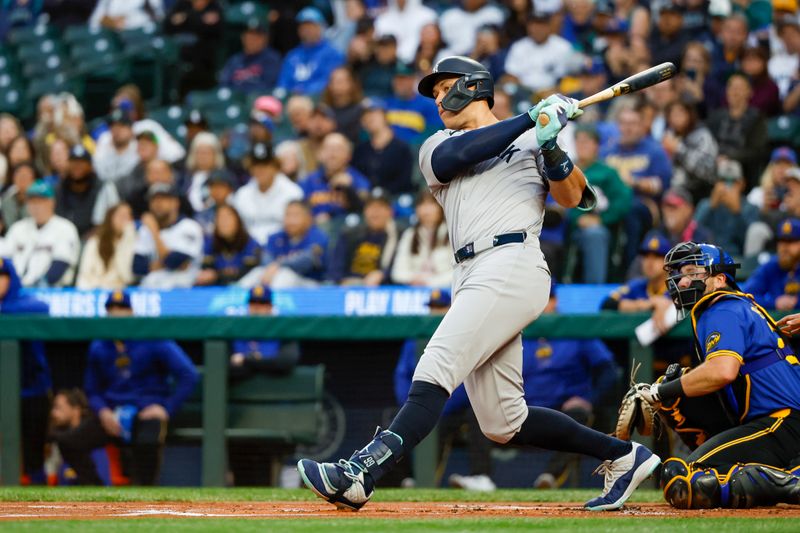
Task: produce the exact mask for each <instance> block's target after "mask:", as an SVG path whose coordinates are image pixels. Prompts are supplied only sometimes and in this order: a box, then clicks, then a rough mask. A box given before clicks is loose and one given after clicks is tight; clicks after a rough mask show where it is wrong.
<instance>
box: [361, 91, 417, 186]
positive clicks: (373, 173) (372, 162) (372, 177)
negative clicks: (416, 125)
mask: <svg viewBox="0 0 800 533" xmlns="http://www.w3.org/2000/svg"><path fill="white" fill-rule="evenodd" d="M363 110H364V111H363V114H362V116H361V126H362V127H363V128H364V131H366V132H367V135H368V136H369V138H368V139H367V140H366V141H363V142H361V143H360V144H359V145H358V146H356V148H355V150H354V152H353V166H354V167H355V168H357V169H358V170H360V171H361V172H362V173H363V174H364V175H365V176H366V177H367V178H369V181H370V183H371V184H372V186H373V187H381V188H382V189H384V190H385V191H387V192H389V193H390V194H392V195H397V194H402V193H413V192H414V191H415V189H416V187H415V186H414V184H413V183H412V181H411V169H412V166H413V164H414V156H413V155H412V154H411V148H410V147H409V146H408V143H406V142H405V141H402V140H400V139H398V138H397V136H396V135H395V134H394V130H392V128H391V127H390V126H389V123H388V122H387V121H386V107H385V105H384V104H383V102H381V101H380V100H377V99H368V100H365V101H364V103H363Z"/></svg>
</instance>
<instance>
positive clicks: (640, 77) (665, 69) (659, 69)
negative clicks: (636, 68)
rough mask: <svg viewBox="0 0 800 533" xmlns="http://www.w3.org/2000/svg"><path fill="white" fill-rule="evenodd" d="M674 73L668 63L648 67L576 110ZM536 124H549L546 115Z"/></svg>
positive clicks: (582, 102) (635, 89) (660, 80)
mask: <svg viewBox="0 0 800 533" xmlns="http://www.w3.org/2000/svg"><path fill="white" fill-rule="evenodd" d="M676 72H677V69H676V68H675V65H673V64H672V63H669V62H667V63H661V64H660V65H656V66H655V67H650V68H649V69H647V70H643V71H641V72H639V73H637V74H634V75H633V76H629V77H627V78H625V79H624V80H622V81H621V82H619V83H616V84H614V85H612V86H611V87H607V88H605V89H603V90H602V91H600V92H598V93H594V94H593V95H591V96H587V97H586V98H584V99H582V100H581V101H580V102H578V108H579V109H583V108H584V107H588V106H590V105H592V104H597V103H599V102H605V101H606V100H611V99H612V98H615V97H617V96H621V95H623V94H630V93H635V92H636V91H641V90H642V89H646V88H647V87H651V86H653V85H655V84H657V83H661V82H662V81H664V80H668V79H670V78H671V77H673V76H674V75H675V73H676ZM537 122H539V124H541V125H542V126H547V123H548V122H550V119H549V118H547V115H545V114H544V113H539V117H538V119H537Z"/></svg>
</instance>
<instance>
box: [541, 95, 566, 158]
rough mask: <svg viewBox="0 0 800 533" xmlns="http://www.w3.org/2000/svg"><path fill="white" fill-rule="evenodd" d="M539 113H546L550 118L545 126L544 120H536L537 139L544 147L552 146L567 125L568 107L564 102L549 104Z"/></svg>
mask: <svg viewBox="0 0 800 533" xmlns="http://www.w3.org/2000/svg"><path fill="white" fill-rule="evenodd" d="M539 114H540V115H545V116H546V117H547V118H548V120H547V121H546V122H547V124H546V125H544V126H543V125H542V122H544V121H539V120H537V121H536V140H537V141H539V146H541V147H542V148H548V147H550V148H552V147H553V145H554V144H555V142H556V137H558V134H559V132H560V131H561V130H562V129H564V126H566V125H567V121H568V120H569V115H568V109H567V107H566V105H563V104H549V105H546V106H544V107H543V108H542V109H541V110H539ZM537 116H538V115H537Z"/></svg>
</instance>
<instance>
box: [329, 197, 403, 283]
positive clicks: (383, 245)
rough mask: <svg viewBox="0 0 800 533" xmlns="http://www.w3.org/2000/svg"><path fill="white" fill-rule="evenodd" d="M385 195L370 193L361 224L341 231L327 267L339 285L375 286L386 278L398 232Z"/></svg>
mask: <svg viewBox="0 0 800 533" xmlns="http://www.w3.org/2000/svg"><path fill="white" fill-rule="evenodd" d="M392 215H393V212H392V205H391V204H390V203H389V200H388V198H386V196H383V195H380V194H373V196H371V197H370V198H369V199H368V200H367V203H366V204H365V205H364V217H363V218H364V223H363V224H361V225H359V226H356V227H354V228H350V229H347V230H345V231H343V232H342V235H341V237H339V240H338V242H337V243H336V248H335V249H334V251H333V257H332V258H331V262H330V264H329V267H328V279H330V280H331V281H333V282H334V283H337V284H339V285H363V286H367V287H376V286H378V285H380V284H382V283H383V282H384V280H385V279H387V278H388V276H389V269H390V268H391V266H392V260H393V259H394V252H395V250H396V248H397V241H398V231H397V226H396V225H395V222H394V219H393V218H392Z"/></svg>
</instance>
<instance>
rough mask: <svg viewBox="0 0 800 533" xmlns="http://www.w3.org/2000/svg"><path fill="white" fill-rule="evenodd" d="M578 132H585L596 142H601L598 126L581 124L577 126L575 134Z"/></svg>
mask: <svg viewBox="0 0 800 533" xmlns="http://www.w3.org/2000/svg"><path fill="white" fill-rule="evenodd" d="M578 133H585V134H586V135H588V136H589V137H591V138H592V139H594V140H595V142H600V132H598V131H597V128H596V127H595V126H594V125H592V124H581V125H580V126H578V127H576V128H575V134H576V135H577V134H578Z"/></svg>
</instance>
